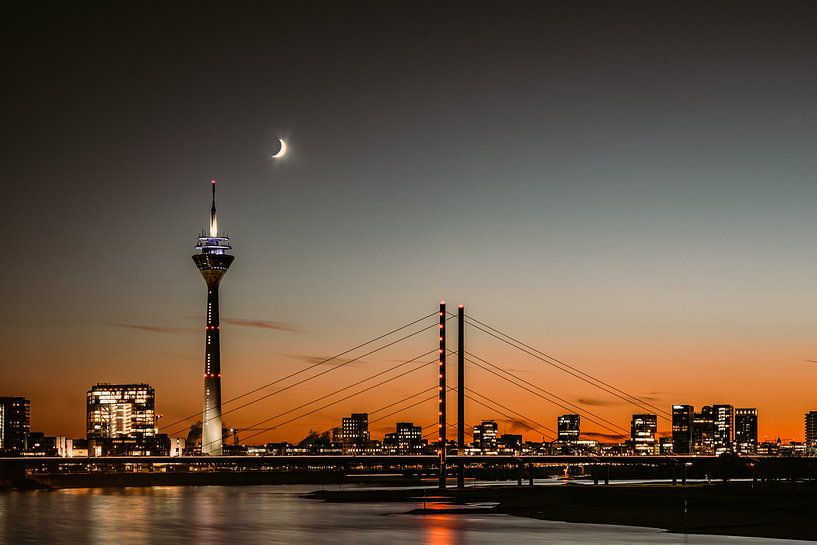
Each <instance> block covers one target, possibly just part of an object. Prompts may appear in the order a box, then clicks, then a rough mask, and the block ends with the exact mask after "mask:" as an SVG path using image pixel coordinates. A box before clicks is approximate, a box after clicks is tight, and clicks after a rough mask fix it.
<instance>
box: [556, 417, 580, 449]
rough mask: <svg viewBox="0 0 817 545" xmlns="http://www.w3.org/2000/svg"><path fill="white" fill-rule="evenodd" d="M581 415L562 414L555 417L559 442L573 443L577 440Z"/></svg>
mask: <svg viewBox="0 0 817 545" xmlns="http://www.w3.org/2000/svg"><path fill="white" fill-rule="evenodd" d="M580 424H581V415H578V414H563V415H561V416H559V418H557V419H556V430H557V433H558V440H559V443H562V444H568V445H575V444H576V442H577V441H578V440H579V426H580Z"/></svg>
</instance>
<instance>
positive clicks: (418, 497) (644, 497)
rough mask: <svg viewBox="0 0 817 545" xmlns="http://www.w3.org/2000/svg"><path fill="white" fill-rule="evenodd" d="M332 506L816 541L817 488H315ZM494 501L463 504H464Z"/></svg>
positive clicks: (736, 485)
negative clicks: (407, 506) (393, 505)
mask: <svg viewBox="0 0 817 545" xmlns="http://www.w3.org/2000/svg"><path fill="white" fill-rule="evenodd" d="M306 497H308V498H312V499H318V500H323V501H329V502H390V501H391V502H423V503H425V508H423V509H415V510H413V511H410V512H411V513H414V514H427V513H432V512H433V513H437V514H439V513H462V512H474V510H476V511H478V512H483V513H503V514H510V515H517V516H524V517H531V518H538V519H543V520H553V521H564V522H577V523H594V524H614V525H624V526H643V527H651V528H662V529H665V530H667V531H669V532H675V533H691V534H716V535H733V536H746V537H765V538H780V539H799V540H809V541H817V490H815V488H814V487H813V486H811V485H808V484H798V485H797V486H794V487H792V486H790V485H788V484H787V485H782V484H779V485H778V486H776V487H775V486H771V485H763V486H758V485H757V484H755V485H754V486H753V485H752V483H744V482H740V483H729V484H717V485H714V484H713V485H687V486H671V485H664V484H638V485H611V486H592V485H575V484H568V485H564V486H486V487H474V488H465V489H462V490H457V489H446V490H439V489H436V488H428V489H423V490H405V489H402V490H401V489H391V490H346V491H343V490H342V491H327V490H324V491H317V492H313V493H310V494H308V495H306ZM486 503H488V504H495V505H494V506H492V507H477V508H473V507H468V504H472V505H473V504H477V505H478V504H486Z"/></svg>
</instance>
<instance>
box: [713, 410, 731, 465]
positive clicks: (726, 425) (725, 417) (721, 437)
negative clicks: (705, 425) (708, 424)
mask: <svg viewBox="0 0 817 545" xmlns="http://www.w3.org/2000/svg"><path fill="white" fill-rule="evenodd" d="M712 416H713V419H714V423H715V426H714V436H713V443H714V447H715V456H720V455H721V454H725V453H727V452H734V447H733V444H732V443H733V441H734V433H735V432H734V421H735V409H734V408H733V407H732V405H712Z"/></svg>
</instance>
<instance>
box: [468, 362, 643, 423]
mask: <svg viewBox="0 0 817 545" xmlns="http://www.w3.org/2000/svg"><path fill="white" fill-rule="evenodd" d="M466 354H468V356H471V357H472V358H476V359H478V360H479V361H481V362H482V363H484V364H486V365H489V366H491V367H493V368H494V369H498V370H499V371H502V372H503V373H505V374H506V375H509V376H512V377H513V378H515V379H516V380H518V381H520V382H524V383H525V384H527V385H528V386H531V387H533V388H535V389H537V390H539V391H540V392H542V393H544V394H547V395H549V396H551V397H554V398H556V399H558V400H559V401H561V402H562V403H567V404H568V405H570V407H565V406H564V405H562V404H560V403H556V402H555V401H552V400H549V399H548V401H550V402H551V403H553V404H554V405H557V406H558V407H561V408H562V409H564V410H566V411H573V410H575V411H578V412H579V413H587V414H589V415H590V416H591V417H593V418H597V419H599V420H601V421H602V422H606V423H607V424H610V425H611V426H613V427H615V428H618V429H619V430H621V431H623V432H625V435H627V434H629V430H627V428H624V427H623V426H619V425H618V424H616V423H615V422H611V421H610V420H607V419H606V418H604V417H602V416H599V415H597V414H596V413H594V412H593V411H590V410H588V409H584V408H582V407H580V406H579V405H576V404H575V403H573V402H571V401H568V400H566V399H564V398H561V397H559V396H557V395H556V394H554V393H551V392H549V391H547V390H545V389H544V388H542V387H541V386H538V385H536V384H534V383H532V382H530V381H528V380H525V379H523V378H522V377H520V376H517V375H515V374H513V373H511V372H510V371H508V370H506V369H503V368H502V367H499V366H498V365H494V364H493V363H491V362H489V361H486V360H484V359H482V358H480V357H479V356H475V355H474V354H471V353H469V352H466ZM468 361H469V362H470V363H473V364H474V365H477V366H478V367H482V366H481V365H479V364H478V363H476V362H475V361H473V360H470V359H469V360H468ZM482 369H484V370H486V371H489V372H491V373H493V371H491V370H490V369H486V368H485V367H482ZM493 374H495V375H496V373H493ZM506 380H507V379H506ZM512 384H513V382H512ZM517 386H518V387H520V388H523V387H522V386H519V385H518V384H517ZM525 389H526V390H527V388H525ZM528 391H530V390H528ZM536 395H539V394H536ZM539 397H542V396H539ZM543 399H546V398H543ZM585 418H587V420H589V421H590V422H593V423H594V424H598V425H600V426H603V427H605V428H606V429H608V430H610V431H614V430H611V429H610V428H609V427H607V426H604V424H601V423H599V422H595V421H594V420H593V419H592V418H588V417H587V416H585Z"/></svg>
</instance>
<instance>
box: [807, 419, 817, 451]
mask: <svg viewBox="0 0 817 545" xmlns="http://www.w3.org/2000/svg"><path fill="white" fill-rule="evenodd" d="M806 445H807V446H809V447H817V411H809V412H807V413H806Z"/></svg>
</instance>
